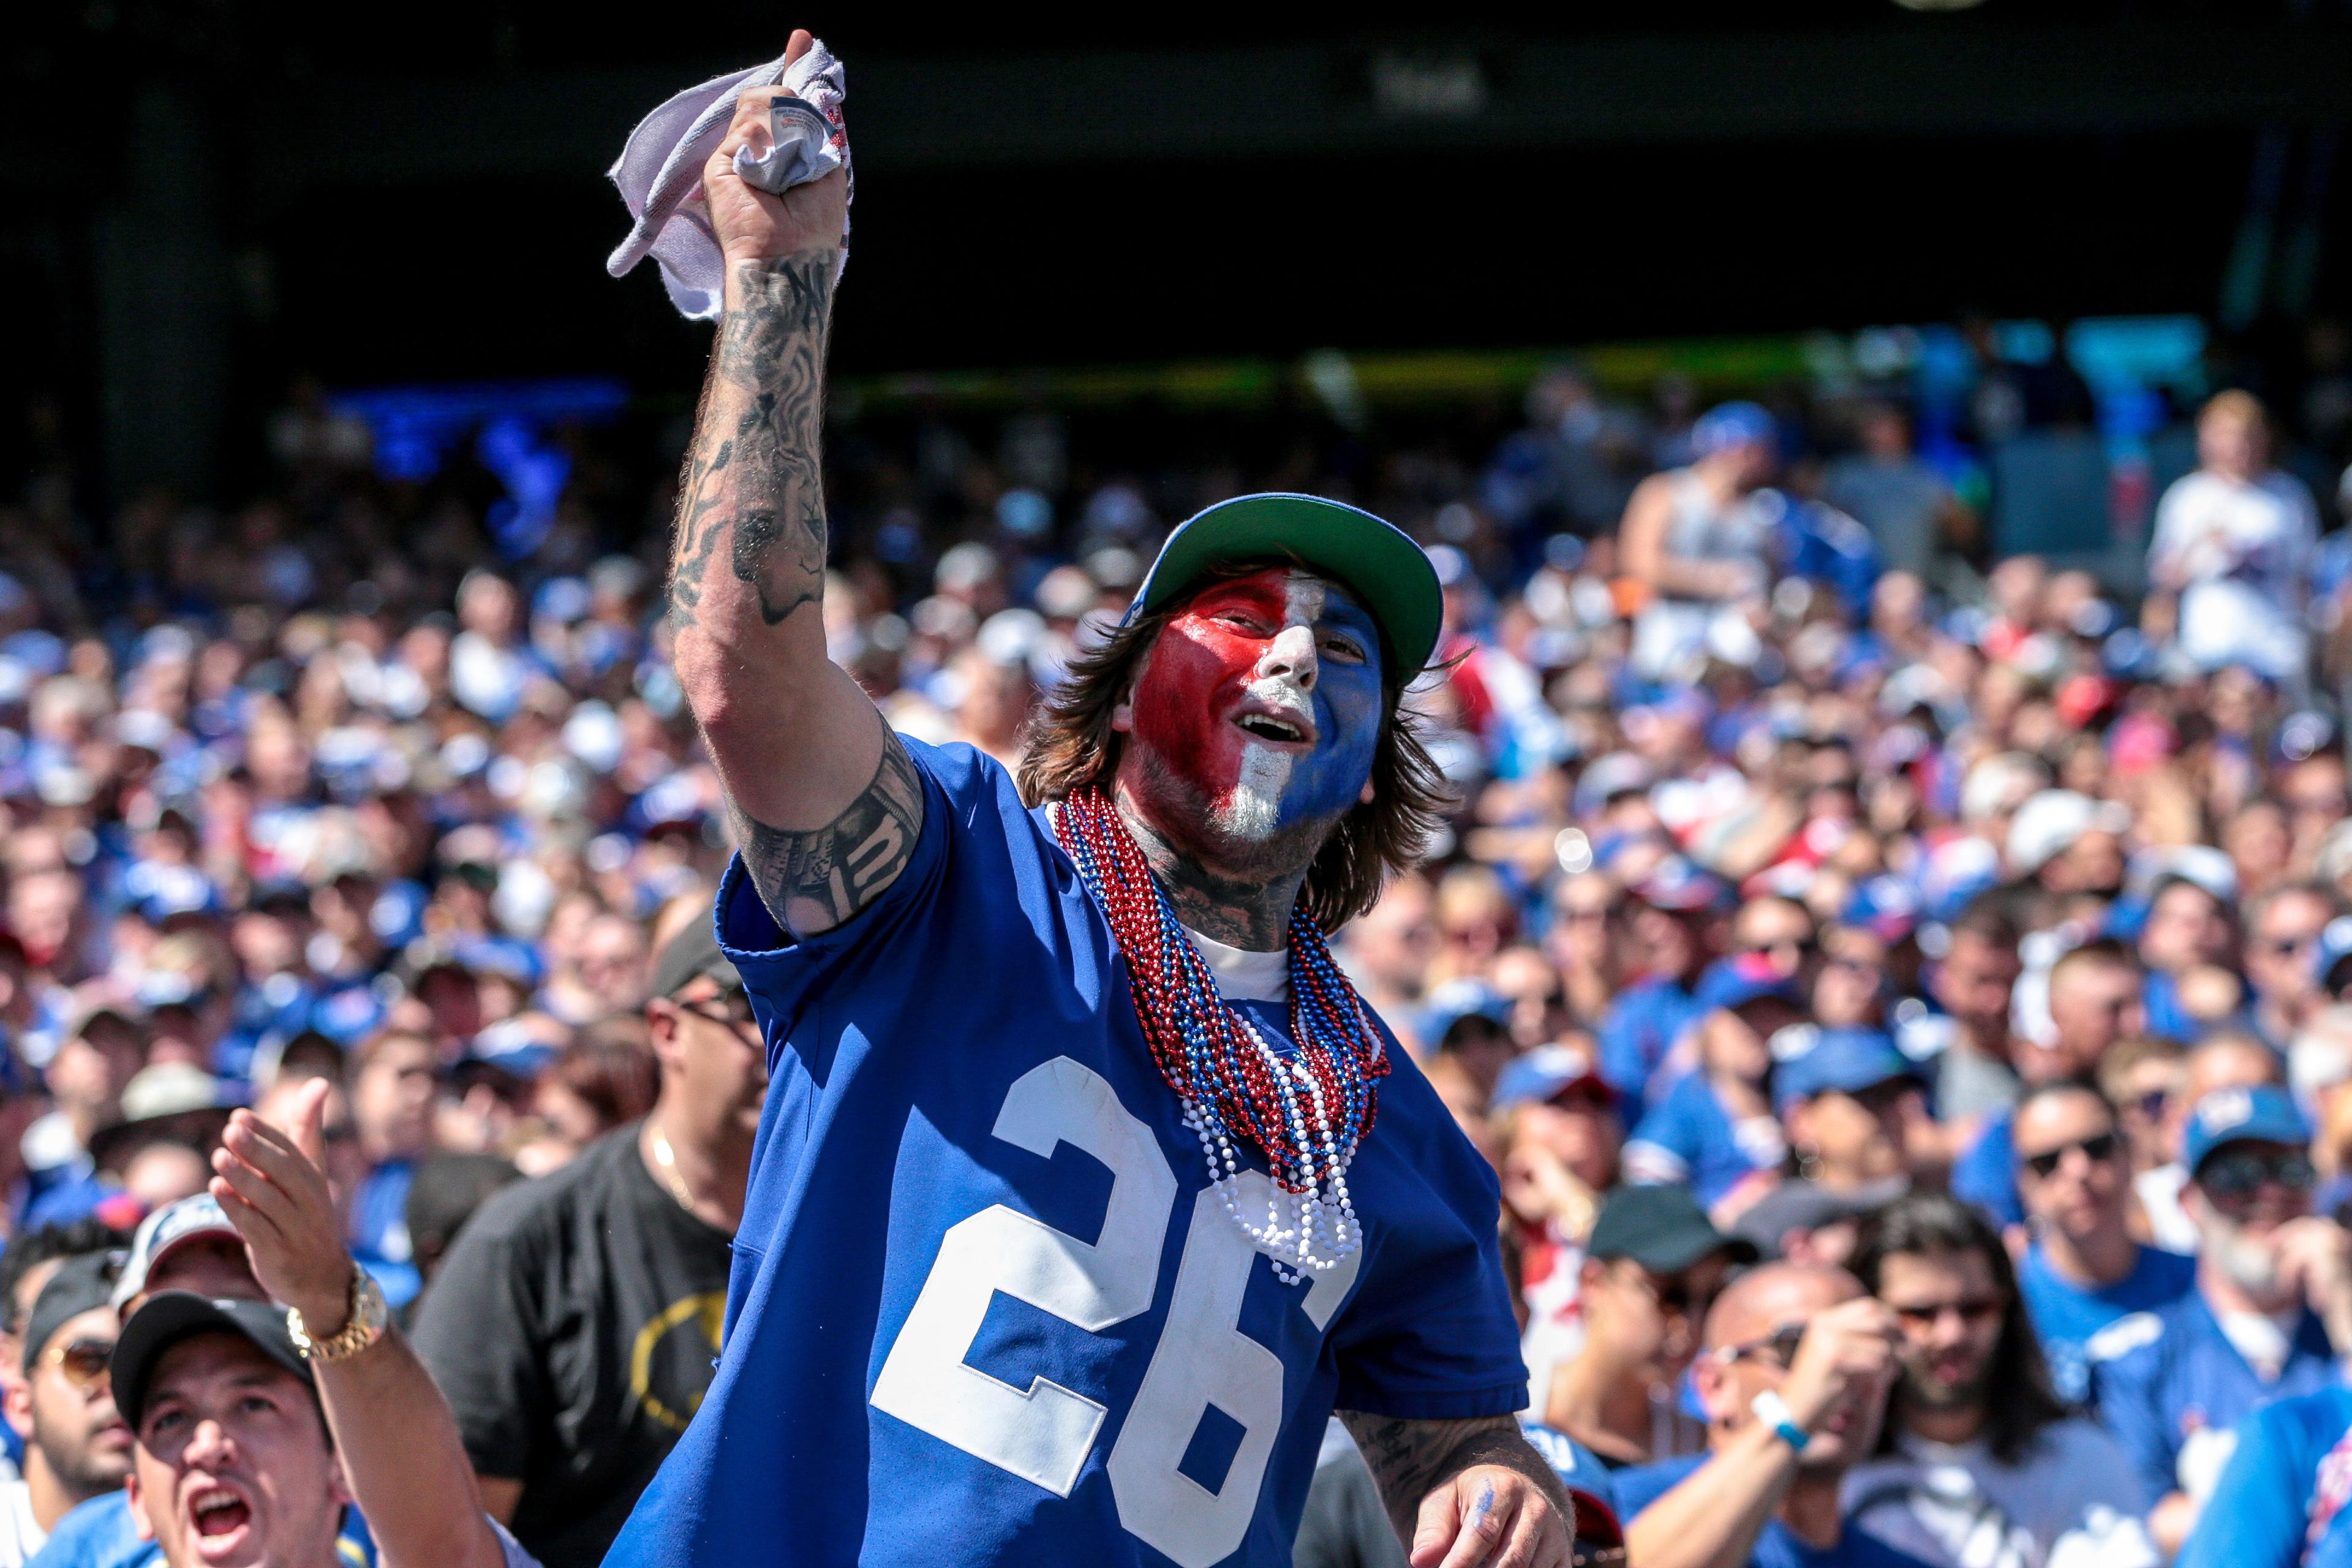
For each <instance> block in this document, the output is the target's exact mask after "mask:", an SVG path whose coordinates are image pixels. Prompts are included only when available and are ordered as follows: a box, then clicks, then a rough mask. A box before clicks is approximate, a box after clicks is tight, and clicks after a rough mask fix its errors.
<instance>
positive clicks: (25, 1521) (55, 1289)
mask: <svg viewBox="0 0 2352 1568" xmlns="http://www.w3.org/2000/svg"><path fill="white" fill-rule="evenodd" d="M112 1286H113V1265H112V1261H111V1260H110V1258H109V1257H108V1255H107V1254H105V1253H102V1252H85V1253H81V1254H79V1255H78V1256H76V1257H72V1258H67V1259H66V1260H65V1261H64V1262H63V1263H61V1264H60V1265H58V1269H57V1272H56V1273H54V1274H52V1275H51V1276H50V1277H49V1282H48V1283H47V1285H45V1286H43V1287H42V1288H41V1293H40V1294H39V1295H38V1296H37V1297H36V1298H34V1300H33V1310H32V1314H31V1316H30V1317H29V1318H28V1319H27V1320H26V1326H25V1335H24V1344H25V1358H24V1376H23V1378H22V1380H21V1381H19V1380H13V1379H12V1380H11V1381H10V1383H9V1384H8V1397H7V1413H8V1423H9V1425H10V1426H14V1427H16V1432H17V1435H18V1436H22V1437H23V1438H24V1439H25V1478H24V1479H22V1480H18V1481H10V1482H8V1483H7V1484H6V1485H5V1486H0V1568H18V1565H19V1564H21V1563H24V1562H25V1561H26V1559H27V1558H29V1557H31V1556H32V1554H33V1553H34V1552H38V1551H39V1550H40V1549H41V1547H42V1545H43V1544H44V1543H45V1542H47V1540H48V1538H49V1531H52V1530H54V1529H56V1528H57V1523H58V1520H60V1519H62V1518H64V1517H65V1515H66V1512H67V1510H69V1509H71V1508H73V1507H74V1506H75V1505H76V1504H77V1503H82V1502H87V1501H89V1500H90V1499H91V1498H94V1497H100V1496H102V1495H104V1494H105V1493H108V1492H110V1491H113V1490H115V1489H117V1488H119V1487H121V1485H122V1479H123V1477H124V1476H125V1475H126V1474H128V1473H129V1471H130V1468H131V1434H130V1432H129V1431H128V1430H127V1429H126V1428H125V1427H124V1426H123V1424H122V1420H121V1416H119V1415H116V1413H115V1408H114V1397H113V1394H112V1393H111V1392H110V1389H109V1388H108V1385H107V1378H106V1367H107V1358H108V1356H110V1354H112V1353H113V1350H114V1329H115V1321H114V1309H113V1306H112V1305H111V1304H110V1301H109V1300H108V1293H109V1291H110V1289H111V1288H112Z"/></svg>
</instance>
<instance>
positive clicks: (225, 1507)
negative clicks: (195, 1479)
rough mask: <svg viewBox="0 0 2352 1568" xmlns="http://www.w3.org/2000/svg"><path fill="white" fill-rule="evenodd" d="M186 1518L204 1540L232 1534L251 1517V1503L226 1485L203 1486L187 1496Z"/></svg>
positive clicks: (243, 1526)
mask: <svg viewBox="0 0 2352 1568" xmlns="http://www.w3.org/2000/svg"><path fill="white" fill-rule="evenodd" d="M188 1518H189V1521H191V1522H192V1523H194V1525H195V1527H196V1534H197V1535H198V1536H199V1537H201V1538H203V1539H205V1540H212V1539H215V1538H217V1537H220V1536H225V1535H234V1534H236V1532H237V1531H240V1530H242V1529H244V1528H245V1526H246V1525H247V1523H248V1522H249V1521H251V1520H252V1518H253V1505H252V1504H250V1503H248V1502H247V1501H246V1500H245V1499H244V1498H242V1497H240V1496H238V1495H237V1494H236V1492H235V1491H233V1490H231V1489H228V1488H227V1487H206V1488H205V1489H204V1490H202V1491H200V1492H198V1493H197V1494H196V1495H195V1496H194V1497H192V1498H190V1499H189V1500H188Z"/></svg>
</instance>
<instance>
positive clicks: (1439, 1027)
mask: <svg viewBox="0 0 2352 1568" xmlns="http://www.w3.org/2000/svg"><path fill="white" fill-rule="evenodd" d="M1465 1018H1484V1019H1486V1021H1487V1022H1489V1023H1492V1024H1507V1023H1509V1022H1510V1021H1511V1004H1510V1002H1509V1001H1508V1000H1507V999H1506V998H1505V996H1504V995H1503V994H1502V993H1501V992H1499V991H1497V990H1496V989H1495V988H1494V987H1493V986H1491V985H1489V984H1486V982H1485V981H1483V980H1449V981H1447V982H1446V983H1445V984H1443V985H1440V986H1438V987H1436V988H1435V989H1434V990H1433V991H1431V992H1430V994H1429V995H1428V997H1427V998H1426V999H1425V1000H1424V1001H1423V1004H1422V1008H1421V1018H1420V1022H1419V1028H1418V1032H1419V1034H1420V1036H1421V1043H1422V1044H1423V1046H1425V1047H1428V1048H1429V1049H1431V1050H1435V1049H1436V1048H1437V1047H1438V1044H1439V1042H1441V1041H1442V1040H1444V1038H1445V1036H1446V1034H1447V1032H1448V1031H1449V1030H1451V1029H1452V1028H1453V1027H1454V1025H1456V1024H1458V1023H1460V1022H1462V1020H1463V1019H1465Z"/></svg>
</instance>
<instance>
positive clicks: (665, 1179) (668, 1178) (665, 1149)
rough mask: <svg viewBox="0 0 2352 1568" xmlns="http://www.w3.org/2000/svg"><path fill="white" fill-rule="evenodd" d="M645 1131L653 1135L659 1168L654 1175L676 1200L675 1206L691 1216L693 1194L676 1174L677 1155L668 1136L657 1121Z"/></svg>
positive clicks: (652, 1122) (649, 1124)
mask: <svg viewBox="0 0 2352 1568" xmlns="http://www.w3.org/2000/svg"><path fill="white" fill-rule="evenodd" d="M646 1131H647V1132H649V1133H651V1134H652V1135H653V1141H654V1163H655V1164H656V1166H657V1167H659V1169H658V1170H657V1171H656V1174H657V1175H658V1176H660V1177H661V1182H662V1185H663V1186H665V1187H667V1188H668V1189H669V1195H670V1196H671V1197H673V1198H675V1199H677V1206H678V1207H680V1208H682V1209H684V1210H685V1211H686V1212H687V1213H688V1214H692V1213H693V1212H694V1194H693V1193H691V1192H689V1191H688V1189H687V1185H686V1178H685V1177H684V1176H681V1175H679V1174H678V1173H677V1152H676V1151H675V1150H673V1149H671V1148H670V1146H669V1138H668V1136H667V1134H665V1133H664V1132H663V1131H662V1130H661V1123H660V1122H658V1121H649V1122H647V1123H646Z"/></svg>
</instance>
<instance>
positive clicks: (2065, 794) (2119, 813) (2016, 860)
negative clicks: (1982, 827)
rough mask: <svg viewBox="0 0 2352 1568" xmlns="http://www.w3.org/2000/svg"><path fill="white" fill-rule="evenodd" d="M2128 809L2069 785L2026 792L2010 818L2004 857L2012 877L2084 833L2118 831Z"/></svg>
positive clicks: (2059, 852) (2026, 873)
mask: <svg viewBox="0 0 2352 1568" xmlns="http://www.w3.org/2000/svg"><path fill="white" fill-rule="evenodd" d="M2128 826H2131V811H2130V809H2129V808H2128V807H2126V806H2123V805H2117V804H2116V802H2114V801H2111V800H2093V799H2092V798H2091V797H2090V796H2089V795H2081V794H2078V793H2076V792H2075V791H2074V790H2071V789H2045V790H2043V791H2042V792H2041V793H2040V794H2038V795H2029V796H2028V797H2026V800H2025V803H2024V804H2023V805H2020V806H2019V807H2018V808H2017V815H2016V816H2013V817H2011V818H2010V823H2009V845H2008V859H2009V873H2010V875H2011V876H2012V877H2028V876H2032V874H2033V873H2034V872H2036V871H2039V870H2040V869H2042V867H2044V866H2047V865H2048V864H2049V863H2050V862H2051V861H2053V860H2054V859H2056V858H2058V857H2059V856H2061V855H2063V854H2064V853H2065V852H2066V851H2067V850H2068V849H2071V848H2072V847H2074V842H2075V840H2077V839H2079V838H2081V837H2083V836H2084V834H2086V833H2093V832H2105V833H2121V832H2122V831H2123V830H2124V829H2125V828H2126V827H2128Z"/></svg>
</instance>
